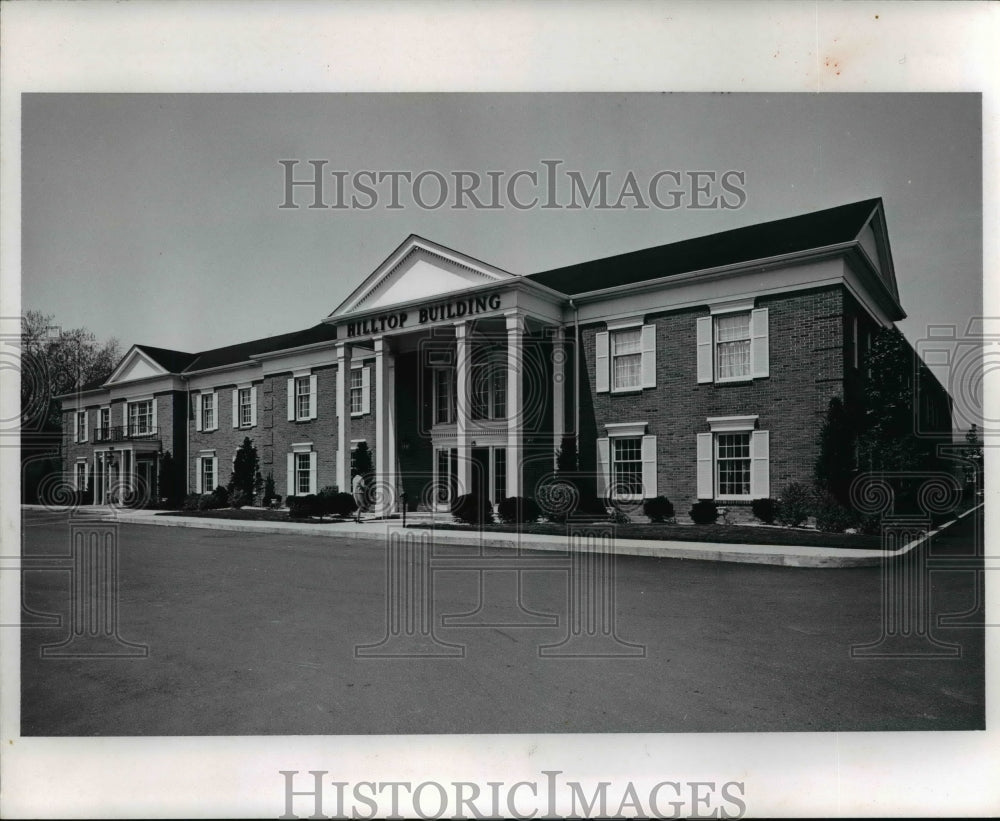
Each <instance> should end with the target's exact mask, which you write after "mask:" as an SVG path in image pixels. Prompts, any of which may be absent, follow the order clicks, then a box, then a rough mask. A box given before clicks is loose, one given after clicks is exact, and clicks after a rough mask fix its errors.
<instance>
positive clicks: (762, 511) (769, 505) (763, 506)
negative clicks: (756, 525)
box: [750, 499, 778, 525]
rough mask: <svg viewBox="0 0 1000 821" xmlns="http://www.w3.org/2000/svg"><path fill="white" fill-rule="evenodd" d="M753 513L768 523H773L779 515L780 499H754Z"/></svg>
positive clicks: (751, 505) (751, 506)
mask: <svg viewBox="0 0 1000 821" xmlns="http://www.w3.org/2000/svg"><path fill="white" fill-rule="evenodd" d="M750 509H751V510H752V511H753V515H754V516H756V517H757V518H758V519H760V520H761V521H762V522H763V523H764V524H766V525H773V524H774V520H775V518H776V517H777V515H778V501H777V500H776V499H754V500H753V501H752V502H751V503H750Z"/></svg>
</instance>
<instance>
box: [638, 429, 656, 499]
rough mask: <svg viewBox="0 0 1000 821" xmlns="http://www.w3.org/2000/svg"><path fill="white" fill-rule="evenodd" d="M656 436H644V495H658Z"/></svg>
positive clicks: (647, 496)
mask: <svg viewBox="0 0 1000 821" xmlns="http://www.w3.org/2000/svg"><path fill="white" fill-rule="evenodd" d="M656 495H657V494H656V437H655V436H643V437H642V497H643V498H644V499H652V498H653V497H654V496H656Z"/></svg>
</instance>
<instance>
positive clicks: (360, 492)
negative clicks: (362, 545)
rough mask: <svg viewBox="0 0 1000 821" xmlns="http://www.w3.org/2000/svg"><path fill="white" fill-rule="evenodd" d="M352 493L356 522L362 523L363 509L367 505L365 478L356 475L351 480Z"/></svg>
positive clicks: (358, 474)
mask: <svg viewBox="0 0 1000 821" xmlns="http://www.w3.org/2000/svg"><path fill="white" fill-rule="evenodd" d="M351 493H353V494H354V504H355V505H356V508H355V521H356V522H359V523H360V522H361V508H363V507H364V505H365V477H364V476H362V475H361V474H360V473H355V474H354V478H353V479H352V480H351Z"/></svg>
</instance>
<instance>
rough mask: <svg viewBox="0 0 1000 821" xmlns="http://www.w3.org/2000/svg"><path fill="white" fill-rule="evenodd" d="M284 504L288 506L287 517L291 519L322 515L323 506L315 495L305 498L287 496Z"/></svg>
mask: <svg viewBox="0 0 1000 821" xmlns="http://www.w3.org/2000/svg"><path fill="white" fill-rule="evenodd" d="M285 504H287V505H288V515H289V517H290V518H292V519H305V518H307V517H309V516H322V515H323V505H322V503H321V501H320V498H319V496H317V495H316V494H315V493H309V494H307V495H305V496H289V497H288V498H287V499H286V500H285Z"/></svg>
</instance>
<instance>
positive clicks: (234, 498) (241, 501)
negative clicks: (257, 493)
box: [229, 489, 251, 510]
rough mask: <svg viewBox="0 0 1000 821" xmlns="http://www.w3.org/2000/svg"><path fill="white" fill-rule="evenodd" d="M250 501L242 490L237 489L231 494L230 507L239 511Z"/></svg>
mask: <svg viewBox="0 0 1000 821" xmlns="http://www.w3.org/2000/svg"><path fill="white" fill-rule="evenodd" d="M249 501H251V500H248V499H247V497H246V494H245V493H244V492H243V491H242V490H239V489H237V490H234V491H233V492H232V493H231V494H229V506H230V507H234V508H236V509H237V510H239V509H240V508H241V507H243V506H244V505H245V504H247V503H248V502H249Z"/></svg>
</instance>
